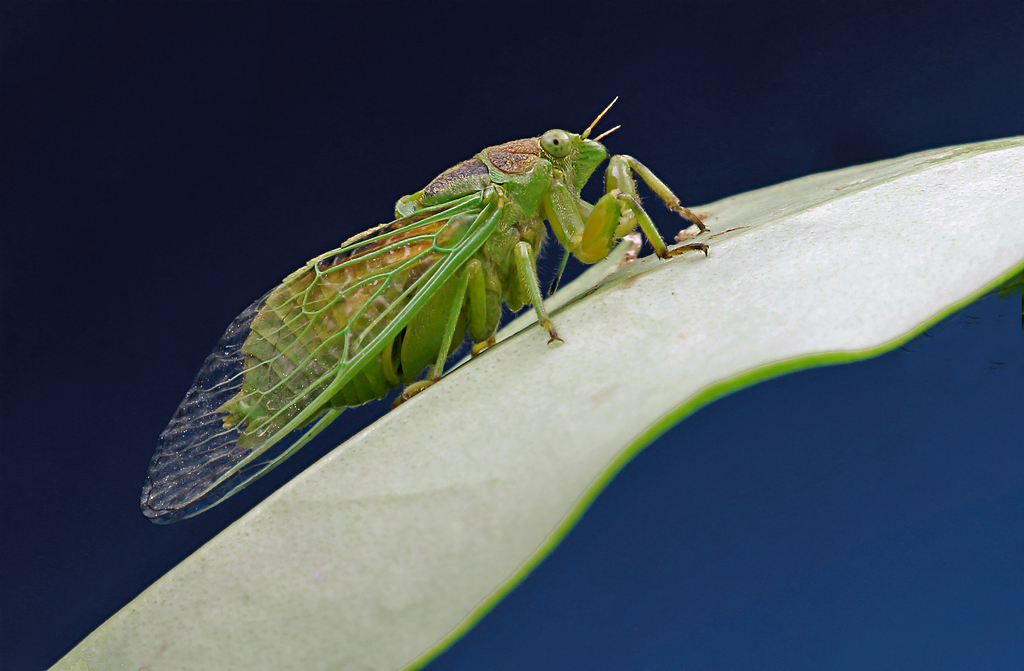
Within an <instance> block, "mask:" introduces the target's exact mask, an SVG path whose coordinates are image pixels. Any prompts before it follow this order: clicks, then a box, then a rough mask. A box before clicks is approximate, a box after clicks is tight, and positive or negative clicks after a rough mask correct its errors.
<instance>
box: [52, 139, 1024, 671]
mask: <svg viewBox="0 0 1024 671" xmlns="http://www.w3.org/2000/svg"><path fill="white" fill-rule="evenodd" d="M1022 185H1024V138H1011V139H1006V140H999V141H994V142H987V143H982V144H976V145H970V146H964V147H953V148H947V149H938V150H933V151H928V152H924V153H921V154H916V155H913V156H907V157H904V158H900V159H894V160H889V161H883V162H880V163H874V164H871V165H865V166H858V167H854V168H848V169H845V170H840V171H837V172H832V173H827V174H821V175H814V176H811V177H805V178H803V179H798V180H795V181H792V182H788V183H785V184H780V185H778V186H773V187H769V188H766V189H761V190H759V191H754V192H751V193H746V194H742V195H739V196H735V197H733V198H728V199H725V200H722V201H720V202H717V203H713V204H711V205H707V206H704V207H699V208H696V209H697V211H698V212H701V213H705V214H708V215H709V218H708V219H707V221H706V223H707V224H708V226H709V227H710V228H711V229H712V231H713V236H712V238H711V239H710V240H708V243H709V244H710V245H711V255H710V257H709V258H704V257H703V256H702V255H700V254H689V255H685V256H682V257H679V258H677V259H674V260H672V261H668V262H663V261H660V260H658V259H655V258H645V259H642V260H640V261H637V262H633V263H629V264H627V265H625V266H624V267H623V268H621V269H619V270H618V271H615V266H616V264H617V262H618V259H619V258H620V257H616V258H613V259H610V260H609V261H608V262H607V263H603V264H600V266H599V267H595V268H594V269H592V271H590V272H588V273H587V274H586V275H585V276H583V277H582V278H581V279H580V280H578V281H577V282H576V283H574V284H573V285H571V286H570V287H567V291H565V292H563V293H562V297H561V298H560V300H562V302H565V297H570V296H574V298H572V300H570V301H569V302H568V304H567V305H566V306H565V307H564V309H562V310H561V311H559V312H558V313H557V314H556V322H557V324H558V329H559V332H560V333H561V334H562V336H563V337H564V339H565V345H564V346H563V347H560V348H557V349H549V348H548V347H547V346H546V342H547V336H546V334H544V333H542V332H540V331H539V330H538V329H536V328H526V329H525V330H524V331H522V332H519V333H518V334H517V335H516V336H515V337H514V338H511V339H508V340H507V342H503V343H501V344H500V345H499V346H497V347H494V348H493V349H491V350H489V351H488V352H487V353H486V354H485V355H483V356H481V357H479V358H477V359H475V360H473V361H470V362H468V364H466V365H463V366H461V367H460V368H458V369H457V370H455V371H454V372H452V373H451V374H450V375H449V376H447V377H446V378H445V379H444V380H443V381H442V382H441V383H439V384H437V385H436V386H434V387H433V388H431V389H429V390H428V391H426V392H425V393H423V394H420V395H419V396H417V397H415V398H414V399H413V400H412V401H410V402H409V403H406V404H405V405H403V406H402V407H400V408H399V409H398V410H397V411H395V412H391V413H390V414H388V415H387V416H385V417H384V418H383V419H382V420H380V421H379V422H377V423H376V424H374V425H373V426H371V427H369V428H367V429H366V430H365V431H363V432H362V433H360V434H359V435H357V436H356V437H355V438H353V439H352V440H350V441H348V442H347V443H346V444H344V445H342V446H341V447H339V448H338V449H336V450H334V451H333V452H331V453H330V454H329V455H327V456H326V457H324V458H323V459H322V460H320V461H319V462H318V463H317V464H315V465H314V466H313V467H311V468H309V469H308V470H307V471H305V472H304V473H302V475H300V476H299V477H297V478H295V479H294V480H293V481H292V482H290V483H289V484H288V485H286V486H285V487H283V488H281V489H280V490H279V491H277V492H276V493H274V494H273V495H272V496H270V497H269V498H268V499H267V500H266V501H264V502H263V503H262V504H260V505H259V506H258V507H257V508H255V509H254V510H252V511H251V512H250V513H249V514H247V515H246V516H245V517H243V518H242V519H240V520H239V521H238V522H236V523H235V524H233V525H232V526H231V527H229V528H228V529H227V530H225V531H224V532H223V533H221V534H220V535H219V536H217V537H216V538H214V539H213V540H212V541H211V542H210V543H208V544H207V545H206V546H204V547H203V548H202V549H200V550H199V551H198V552H196V553H195V554H194V555H193V556H192V557H190V558H188V559H187V560H186V561H184V562H182V563H181V564H180V565H179V566H177V567H176V568H175V569H174V570H172V571H171V572H170V573H168V574H167V575H166V576H164V577H163V578H162V579H160V580H159V581H158V582H156V583H155V584H154V585H153V586H152V587H150V588H149V589H148V590H146V591H145V592H144V593H143V594H142V595H140V596H139V597H138V598H137V599H135V600H134V601H132V602H131V603H130V604H128V606H126V607H125V608H124V609H123V610H121V611H120V612H118V613H117V614H116V615H114V616H113V617H112V618H110V619H109V620H108V621H107V622H106V623H105V624H103V625H102V626H101V627H100V628H99V629H98V630H97V631H96V632H94V633H93V634H92V635H90V636H89V637H88V638H86V639H85V640H84V641H83V642H82V643H81V644H80V645H79V646H78V647H76V648H75V649H74V650H72V651H71V652H70V653H69V654H68V655H67V656H66V657H65V658H64V659H63V660H61V662H59V663H58V664H57V665H56V667H54V668H58V669H75V670H76V671H79V670H83V669H86V668H88V669H93V670H95V669H108V668H109V669H114V668H128V669H138V668H142V667H145V668H146V669H149V671H159V670H160V669H174V670H175V671H185V670H188V669H203V670H206V669H247V670H254V669H275V670H276V669H307V670H312V669H377V670H380V671H386V670H388V669H400V668H403V667H406V666H408V665H418V664H422V663H425V662H426V661H427V660H429V659H430V658H431V657H433V656H434V655H436V654H437V653H438V652H439V651H440V650H442V649H443V648H444V647H445V646H447V645H449V644H450V643H451V642H452V641H453V640H454V639H455V638H457V637H458V636H459V635H461V634H462V633H463V632H465V630H466V629H467V628H469V627H470V626H472V624H473V623H474V622H475V621H476V620H478V619H479V618H480V617H481V616H482V615H483V614H484V613H485V612H486V611H487V610H489V609H490V608H491V607H492V606H493V605H494V604H495V603H496V602H497V601H498V600H499V599H500V598H501V596H502V595H504V594H505V593H507V592H508V591H509V590H510V589H511V588H512V587H514V586H515V585H516V584H517V583H518V582H519V581H521V580H522V579H523V577H524V576H525V575H526V574H527V573H528V572H529V571H530V570H531V568H532V567H534V566H535V565H536V564H537V563H538V562H539V561H540V560H541V559H542V558H543V557H544V556H545V555H546V554H547V553H548V552H550V551H551V549H552V548H553V547H554V546H555V544H557V543H558V541H559V539H560V538H561V537H562V536H563V535H564V534H565V533H566V532H567V531H568V530H569V528H570V527H571V526H572V525H573V523H574V522H575V521H576V520H577V519H578V518H579V516H580V515H581V514H582V513H583V511H584V510H585V509H586V507H587V505H588V503H589V502H590V501H591V500H592V499H593V498H594V497H595V496H596V495H597V494H598V493H599V492H600V491H601V489H602V488H603V487H604V485H605V484H606V483H607V482H608V481H609V479H610V478H611V477H612V476H614V474H615V473H616V472H617V471H618V470H619V469H620V468H621V467H622V466H623V465H624V464H625V463H626V462H627V461H628V460H629V459H630V458H631V457H632V456H633V455H634V454H635V453H636V452H637V451H638V450H640V449H641V448H642V447H643V446H644V445H646V444H648V443H649V442H650V441H651V440H653V439H654V438H655V437H656V436H657V435H659V434H660V433H661V432H663V431H665V430H666V429H667V428H668V427H670V426H671V425H672V424H674V423H675V422H678V421H679V420H681V419H682V418H683V417H685V416H686V415H688V414H690V413H692V412H693V411H694V410H696V409H697V408H698V407H700V406H702V405H704V404H706V403H708V402H710V401H711V400H713V399H715V398H716V397H719V396H721V395H723V394H726V393H728V392H730V391H734V390H736V389H739V388H741V387H744V386H747V385H750V384H753V383H754V382H757V381H758V380H762V379H765V378H767V377H771V376H775V375H779V374H781V373H784V372H787V371H792V370H796V369H799V368H806V367H808V366H813V365H820V364H824V363H833V362H842V361H851V360H854V359H859V358H864V357H869V356H874V355H876V354H879V353H881V352H884V351H886V350H888V349H891V348H893V347H895V346H897V345H898V344H900V343H901V342H904V341H906V340H907V339H909V338H911V337H913V336H914V335H915V334H917V333H919V332H921V331H922V330H923V329H924V328H926V327H927V326H928V325H930V324H932V323H934V322H935V321H937V320H939V319H941V318H942V317H943V316H945V315H947V314H949V313H950V312H952V311H954V310H956V309H957V308H959V307H961V306H963V305H965V304H967V303H968V302H970V301H972V300H974V299H975V298H977V297H978V296H980V295H981V294H982V293H984V292H986V291H988V290H990V289H992V288H993V287H995V286H997V285H998V283H999V282H1000V281H1001V280H1004V279H1006V278H1008V277H1010V276H1011V275H1013V274H1014V273H1016V272H1018V271H1019V270H1020V269H1021V267H1022V265H1024V189H1022ZM619 253H621V250H619ZM613 271H615V272H613ZM609 273H611V274H609ZM531 320H532V319H531V318H525V319H523V320H522V321H519V322H516V323H514V324H513V325H512V326H511V327H510V329H509V330H507V331H506V335H507V334H509V333H513V332H515V331H516V330H517V329H520V328H524V327H526V326H528V323H529V322H530V321H531ZM185 523H186V524H187V522H185Z"/></svg>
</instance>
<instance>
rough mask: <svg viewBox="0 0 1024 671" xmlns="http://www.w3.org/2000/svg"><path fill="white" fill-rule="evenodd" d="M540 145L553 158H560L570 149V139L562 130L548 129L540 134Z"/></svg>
mask: <svg viewBox="0 0 1024 671" xmlns="http://www.w3.org/2000/svg"><path fill="white" fill-rule="evenodd" d="M540 146H541V147H543V148H544V151H546V152H547V153H549V154H551V155H552V156H554V157H555V158H562V157H563V156H565V155H566V154H568V153H569V150H570V149H572V140H571V139H570V138H569V134H568V133H566V132H565V131H564V130H549V131H548V132H547V133H544V134H543V135H541V136H540Z"/></svg>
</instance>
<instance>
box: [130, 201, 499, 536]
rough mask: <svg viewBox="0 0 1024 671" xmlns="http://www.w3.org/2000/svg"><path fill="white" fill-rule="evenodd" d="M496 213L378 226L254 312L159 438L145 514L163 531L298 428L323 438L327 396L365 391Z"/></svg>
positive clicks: (486, 208)
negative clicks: (375, 365)
mask: <svg viewBox="0 0 1024 671" xmlns="http://www.w3.org/2000/svg"><path fill="white" fill-rule="evenodd" d="M501 209H502V208H501V206H496V205H493V204H490V205H484V202H483V197H482V195H481V194H479V193H476V194H473V195H471V196H467V197H464V198H460V199H457V200H455V201H452V202H450V203H446V204H444V205H439V206H436V207H433V208H427V209H424V210H422V211H420V212H417V213H415V214H413V215H410V216H409V217H405V218H402V219H398V220H396V221H393V222H391V223H389V224H382V225H380V226H378V227H376V228H374V229H370V230H369V231H367V232H365V233H362V234H360V235H357V236H355V237H354V238H352V239H350V240H349V241H347V242H346V243H344V244H343V245H342V246H341V247H339V248H338V249H336V250H333V251H331V252H328V253H326V254H323V255H321V256H319V257H317V258H315V259H313V260H311V261H310V262H309V263H307V264H306V265H305V266H303V267H302V268H300V269H299V270H297V271H295V272H294V273H292V274H291V275H289V276H288V277H287V278H285V280H284V281H283V282H282V283H281V284H280V285H278V286H277V287H275V288H274V289H272V290H271V291H270V292H268V293H267V294H266V295H264V296H263V297H262V298H260V299H259V300H257V301H256V302H254V303H253V304H252V305H250V306H249V307H248V308H247V309H246V310H245V311H244V312H242V314H240V315H239V316H238V317H237V318H236V319H235V320H234V321H233V322H232V323H231V325H230V326H228V328H227V330H226V331H225V332H224V335H223V336H222V337H221V339H220V341H219V342H218V343H217V346H216V347H215V348H214V350H213V352H212V353H211V354H210V355H209V356H208V357H207V358H206V361H205V362H204V363H203V367H202V369H201V370H200V372H199V374H198V375H197V376H196V379H195V382H194V383H193V384H192V387H191V388H190V389H189V390H188V393H187V394H186V395H185V399H184V400H183V401H182V402H181V405H180V406H179V407H178V409H177V411H176V412H175V413H174V416H173V417H172V418H171V421H170V423H169V424H168V425H167V428H166V429H164V432H163V433H162V434H161V435H160V438H159V439H158V441H157V449H156V452H155V454H154V455H153V459H152V461H151V462H150V467H149V475H148V476H147V478H146V482H145V484H144V486H143V490H142V511H143V513H144V514H145V515H146V516H147V517H149V518H150V519H151V520H152V521H153V522H157V523H168V522H174V521H177V520H180V519H184V518H186V517H191V516H193V515H195V514H197V513H199V512H202V511H203V510H205V509H207V508H209V507H210V506H213V505H214V504H216V503H218V502H219V501H221V500H223V499H224V498H227V497H228V496H230V495H231V494H233V493H234V492H236V491H238V490H239V489H241V488H242V487H244V486H245V485H246V484H248V483H250V482H252V481H253V480H255V479H257V478H258V477H260V476H261V475H263V474H264V473H265V472H266V471H267V470H269V469H270V468H272V467H273V466H275V465H276V464H277V463H278V462H279V461H281V460H282V459H283V458H285V457H286V456H288V455H290V454H291V452H292V451H293V446H295V447H297V446H300V445H301V444H304V443H305V440H304V439H303V434H302V433H299V432H297V431H296V430H297V429H304V428H305V429H307V431H310V432H313V433H315V432H318V431H319V430H320V429H322V428H323V426H321V425H319V424H313V425H312V428H310V426H311V422H313V420H315V419H316V418H317V417H318V416H323V415H324V413H325V412H326V411H328V410H331V411H332V412H334V413H335V414H336V413H337V412H340V410H335V409H334V408H333V407H332V406H331V405H330V404H329V402H330V401H331V399H332V397H333V396H334V395H335V394H336V393H337V392H338V391H339V390H341V389H342V388H343V387H345V386H346V385H348V384H349V383H351V382H352V381H353V380H355V379H357V378H358V379H359V381H360V382H359V383H360V384H361V383H362V379H363V378H365V377H367V376H363V378H359V375H360V373H361V372H362V369H363V368H364V367H365V366H366V365H367V363H368V362H370V361H371V360H372V359H373V357H375V356H377V355H378V354H380V352H381V351H382V350H383V348H384V347H385V346H386V345H387V343H388V342H390V341H391V340H392V339H394V337H395V336H396V335H397V334H398V333H399V332H400V331H401V329H403V328H405V326H406V325H407V324H408V323H409V321H410V320H411V319H412V317H413V316H414V315H415V313H416V311H417V310H418V309H419V307H420V306H422V305H423V304H424V303H425V302H426V300H427V299H428V298H429V297H430V295H431V294H432V293H433V292H434V291H435V289H436V288H437V287H438V286H440V283H441V282H443V281H444V280H445V279H446V278H448V277H450V276H451V275H452V274H453V273H454V272H455V271H456V270H457V269H458V268H460V267H461V266H462V264H464V263H465V262H466V260H468V259H469V257H470V256H471V255H472V254H473V253H475V252H476V250H477V249H478V248H479V247H480V245H481V244H483V242H484V240H486V239H487V237H488V235H489V234H490V232H491V230H492V229H493V227H494V225H495V223H496V222H497V221H498V220H499V218H500V215H501ZM378 384H379V382H378ZM373 391H374V392H377V391H382V392H386V391H387V387H385V388H384V389H382V390H377V389H374V390H373ZM335 405H337V402H335ZM325 417H326V416H325ZM326 419H327V421H328V422H329V421H330V420H331V419H333V415H331V416H329V417H326ZM321 424H323V425H326V423H325V422H321ZM286 437H287V438H288V439H287V440H285V438H286Z"/></svg>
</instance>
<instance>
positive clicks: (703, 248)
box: [664, 242, 708, 259]
mask: <svg viewBox="0 0 1024 671" xmlns="http://www.w3.org/2000/svg"><path fill="white" fill-rule="evenodd" d="M691 250H693V251H698V252H704V256H707V255H708V246H707V245H705V244H704V243H703V242H694V243H693V244H689V245H683V246H682V247H676V248H675V249H670V250H668V252H667V253H666V254H665V256H664V258H666V259H671V258H672V257H675V256H679V255H680V254H682V253H683V252H689V251H691Z"/></svg>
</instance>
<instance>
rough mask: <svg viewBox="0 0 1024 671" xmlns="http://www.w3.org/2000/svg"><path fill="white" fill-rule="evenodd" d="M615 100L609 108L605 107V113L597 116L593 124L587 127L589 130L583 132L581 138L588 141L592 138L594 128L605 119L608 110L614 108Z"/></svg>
mask: <svg viewBox="0 0 1024 671" xmlns="http://www.w3.org/2000/svg"><path fill="white" fill-rule="evenodd" d="M618 99H619V96H615V100H618ZM615 100H613V101H611V102H610V103H608V107H605V108H604V111H603V112H601V113H600V114H598V115H597V118H596V119H594V121H593V123H591V124H590V125H589V126H588V127H587V130H585V131H583V134H582V135H580V138H582V139H584V140H586V139H587V138H588V137H590V131H592V130H594V126H596V125H597V122H598V121H600V120H601V117H603V116H604V115H605V113H606V112H608V110H610V109H611V108H612V105H614V104H615ZM609 132H610V131H609ZM607 134H608V133H605V135H607ZM602 137H604V136H603V135H602Z"/></svg>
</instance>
